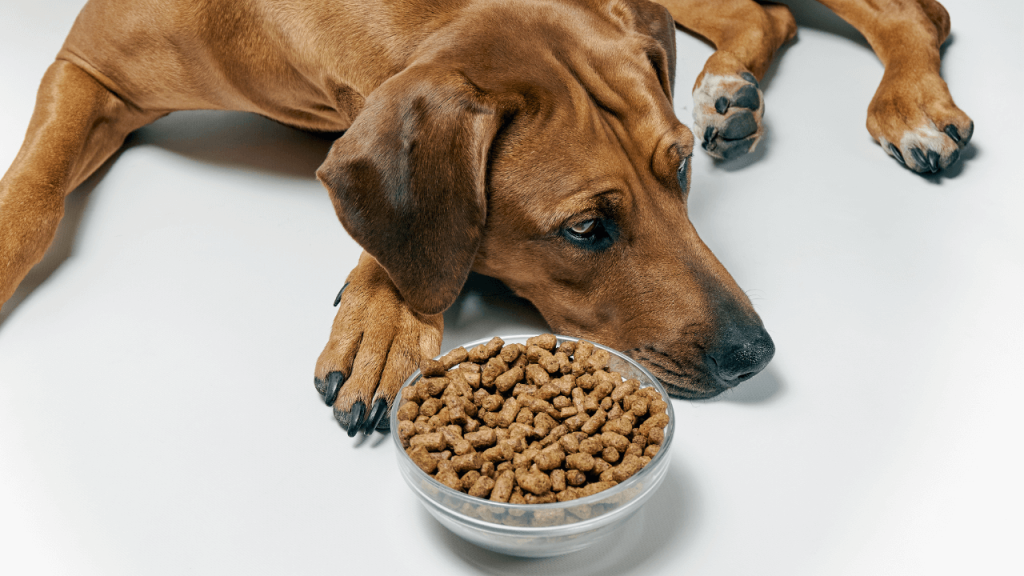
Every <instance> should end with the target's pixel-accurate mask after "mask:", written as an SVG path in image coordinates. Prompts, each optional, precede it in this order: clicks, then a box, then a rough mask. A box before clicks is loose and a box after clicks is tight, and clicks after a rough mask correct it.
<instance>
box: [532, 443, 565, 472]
mask: <svg viewBox="0 0 1024 576" xmlns="http://www.w3.org/2000/svg"><path fill="white" fill-rule="evenodd" d="M564 461H565V451H564V450H562V446H561V444H559V443H557V442H556V443H555V444H552V445H550V446H548V447H547V448H545V449H543V450H541V452H540V454H539V455H537V456H536V457H535V458H534V462H535V463H536V464H537V468H540V469H541V470H544V471H545V472H547V471H549V470H554V469H555V468H558V467H559V466H561V465H562V462H564Z"/></svg>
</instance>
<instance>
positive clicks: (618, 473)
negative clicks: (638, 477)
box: [612, 454, 644, 482]
mask: <svg viewBox="0 0 1024 576" xmlns="http://www.w3.org/2000/svg"><path fill="white" fill-rule="evenodd" d="M643 467H644V464H643V462H641V461H640V458H639V457H637V456H633V455H632V454H627V455H626V456H625V457H624V458H623V459H622V463H620V464H619V465H618V466H616V467H615V468H613V469H612V479H613V480H615V481H616V482H622V481H623V480H625V479H627V478H629V477H630V476H632V475H633V474H636V473H637V472H639V471H640V469H641V468H643Z"/></svg>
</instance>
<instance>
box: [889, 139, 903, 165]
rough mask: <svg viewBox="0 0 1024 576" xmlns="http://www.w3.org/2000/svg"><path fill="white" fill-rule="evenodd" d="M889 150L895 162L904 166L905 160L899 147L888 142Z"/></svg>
mask: <svg viewBox="0 0 1024 576" xmlns="http://www.w3.org/2000/svg"><path fill="white" fill-rule="evenodd" d="M889 152H892V156H893V158H895V159H896V161H897V162H899V163H900V164H902V165H904V166H906V165H907V162H906V161H905V160H904V159H903V154H900V149H899V148H897V147H896V145H895V144H889Z"/></svg>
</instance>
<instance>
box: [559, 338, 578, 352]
mask: <svg viewBox="0 0 1024 576" xmlns="http://www.w3.org/2000/svg"><path fill="white" fill-rule="evenodd" d="M559 352H561V353H562V354H565V355H566V356H572V355H573V354H574V353H575V352H576V343H575V342H573V341H572V340H566V341H565V342H562V343H561V344H560V345H559V346H558V348H557V349H556V350H555V354H558V353H559Z"/></svg>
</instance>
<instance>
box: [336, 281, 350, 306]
mask: <svg viewBox="0 0 1024 576" xmlns="http://www.w3.org/2000/svg"><path fill="white" fill-rule="evenodd" d="M345 288H348V282H345V285H344V286H342V287H341V290H339V291H338V297H337V298H335V299H334V307H335V308H337V307H338V304H341V295H342V294H343V293H344V292H345Z"/></svg>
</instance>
